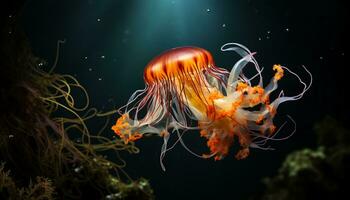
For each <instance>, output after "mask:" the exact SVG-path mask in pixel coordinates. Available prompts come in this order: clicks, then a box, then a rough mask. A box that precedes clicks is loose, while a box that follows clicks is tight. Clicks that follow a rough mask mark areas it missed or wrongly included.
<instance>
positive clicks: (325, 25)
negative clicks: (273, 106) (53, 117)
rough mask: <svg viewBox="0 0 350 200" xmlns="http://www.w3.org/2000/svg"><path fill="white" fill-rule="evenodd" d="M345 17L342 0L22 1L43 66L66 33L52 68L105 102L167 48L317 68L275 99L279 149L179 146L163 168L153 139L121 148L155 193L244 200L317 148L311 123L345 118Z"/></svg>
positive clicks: (222, 59)
mask: <svg viewBox="0 0 350 200" xmlns="http://www.w3.org/2000/svg"><path fill="white" fill-rule="evenodd" d="M348 15H349V14H348V12H347V10H346V7H345V6H343V3H342V2H341V1H330V0H329V1H314V0H312V1H298V0H293V1H278V0H275V1H274V0H265V1H261V0H245V1H243V0H242V1H229V0H227V1H213V0H203V1H194V0H192V1H189V0H150V1H136V0H131V1H119V0H118V1H117V0H104V1H97V0H88V1H82V0H80V1H54V0H51V1H44V0H39V1H28V2H27V4H26V6H25V7H24V12H23V25H24V28H25V31H26V33H27V35H28V38H29V40H30V42H31V46H32V47H33V50H34V53H35V54H36V55H38V56H39V57H42V58H44V59H46V60H47V61H48V63H49V64H50V63H51V64H52V63H53V60H54V55H55V49H56V42H57V40H62V39H65V40H66V43H65V44H64V46H63V47H62V48H61V54H60V60H59V63H58V66H57V68H56V71H57V72H59V73H69V74H72V75H74V76H75V77H76V78H77V79H78V80H79V81H80V82H81V83H82V84H83V85H84V86H85V87H86V89H87V90H88V92H89V94H90V98H91V103H92V105H93V106H96V107H97V108H99V109H101V110H109V109H113V108H115V107H120V106H122V105H124V104H125V103H126V101H127V99H128V98H129V96H130V95H131V94H132V93H133V92H134V91H135V90H137V89H141V88H143V87H144V83H143V69H144V67H145V65H146V64H147V63H148V62H149V61H150V60H151V59H152V58H153V57H154V56H156V55H158V54H159V53H161V52H162V51H164V50H166V49H169V48H173V47H178V46H184V45H186V46H187V45H194V46H199V47H202V48H205V49H207V50H209V51H210V52H211V53H212V54H213V57H214V59H215V62H216V64H217V65H218V66H220V67H224V68H226V69H230V67H232V65H233V64H234V63H235V62H236V61H237V59H238V57H237V56H235V55H234V54H228V53H223V52H220V47H221V45H223V44H225V43H227V42H238V43H241V44H244V45H245V46H247V47H249V48H250V49H251V50H252V51H254V52H257V56H256V58H257V60H258V62H259V63H260V65H261V66H262V67H265V68H266V74H267V77H268V78H267V80H268V79H269V78H270V76H269V75H272V70H271V66H272V65H273V64H276V63H280V64H283V65H285V66H288V67H290V68H291V69H292V70H294V71H296V72H300V75H301V77H302V78H307V74H305V72H304V71H303V69H302V67H301V66H302V65H305V66H306V67H307V68H308V69H309V70H310V71H311V73H312V74H313V76H314V83H313V86H312V88H311V90H310V91H308V92H307V93H306V94H305V96H304V98H303V99H301V100H300V101H297V102H292V103H288V104H285V105H281V107H280V108H279V116H280V119H277V120H280V121H281V120H283V119H285V118H283V117H285V115H287V114H289V115H291V116H292V117H293V118H294V119H295V121H296V122H297V133H296V134H295V135H294V136H293V137H292V138H291V139H289V140H287V141H282V142H278V143H273V146H274V147H275V148H276V150H275V151H268V152H266V151H261V150H253V151H252V153H251V155H250V157H248V159H246V160H242V161H237V160H235V159H234V157H233V155H234V154H233V153H231V154H230V156H228V157H227V158H225V159H224V160H222V161H216V162H215V161H213V160H202V159H199V158H196V157H194V156H192V155H191V154H189V153H188V152H187V151H186V150H184V149H183V148H182V147H181V146H180V145H179V146H177V147H176V148H175V149H174V150H172V151H171V152H169V153H168V154H167V157H166V158H165V160H164V162H165V164H166V167H167V171H166V172H163V171H162V170H161V168H160V165H159V154H160V147H161V144H162V139H161V138H159V137H152V138H146V139H143V140H140V141H138V142H137V143H136V144H137V146H138V147H139V148H140V150H141V151H140V153H139V154H136V155H129V154H125V155H124V158H125V160H126V161H127V163H128V165H127V167H126V171H127V172H128V173H129V175H130V176H131V177H133V178H138V177H145V178H147V179H149V180H150V183H151V185H152V187H153V189H154V192H155V195H156V197H157V199H168V200H170V199H247V198H248V197H249V196H250V195H251V194H253V193H256V192H257V191H260V190H261V189H262V188H263V185H262V183H261V180H262V178H263V177H266V176H271V175H273V174H275V173H276V171H277V169H278V167H279V166H280V165H281V162H282V161H283V159H284V158H285V156H286V155H287V154H288V153H290V152H292V151H294V150H296V149H300V148H303V147H314V146H315V136H314V134H313V132H312V128H313V124H314V123H315V122H316V121H318V120H320V119H321V118H322V117H323V116H325V115H326V114H330V115H333V116H336V117H337V118H338V119H340V120H342V121H345V122H347V121H348V118H347V117H346V116H347V113H348V112H347V110H346V100H345V95H346V92H347V90H346V89H345V88H343V86H344V85H345V84H346V82H345V80H346V73H345V68H346V67H347V66H346V65H345V57H346V56H347V53H346V52H345V45H344V43H345V42H344V39H345V36H346V35H345V22H346V19H348V17H349V16H348ZM289 78H290V79H288V77H286V80H285V82H282V83H281V85H280V87H282V88H285V92H286V94H290V95H292V94H296V93H297V92H298V91H299V90H300V89H301V86H299V85H297V84H296V83H297V81H296V80H295V79H293V77H289ZM267 80H266V81H267ZM117 117H118V116H117V115H116V116H115V118H117ZM111 134H113V133H112V132H111ZM184 140H185V142H186V143H187V144H188V146H190V147H191V148H192V150H194V151H196V152H201V153H204V152H203V151H205V150H206V148H205V142H204V141H203V140H202V139H201V138H200V137H199V135H198V133H191V134H189V135H186V136H185V137H184Z"/></svg>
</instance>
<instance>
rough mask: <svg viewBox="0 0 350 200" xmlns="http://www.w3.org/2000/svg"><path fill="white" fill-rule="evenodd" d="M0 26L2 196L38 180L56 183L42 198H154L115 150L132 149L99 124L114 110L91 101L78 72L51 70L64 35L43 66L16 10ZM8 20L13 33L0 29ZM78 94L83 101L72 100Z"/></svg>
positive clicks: (31, 187)
mask: <svg viewBox="0 0 350 200" xmlns="http://www.w3.org/2000/svg"><path fill="white" fill-rule="evenodd" d="M1 28H2V29H1V33H2V34H1V36H2V37H1V44H2V45H1V52H2V53H1V60H2V66H1V68H0V70H1V71H0V74H1V78H2V80H3V83H4V84H2V85H1V86H0V93H1V95H0V97H1V102H2V103H1V105H0V160H1V161H2V162H5V163H6V169H9V170H11V177H10V176H9V173H8V171H4V169H3V166H2V168H1V169H2V171H3V172H2V177H1V178H2V181H1V185H0V188H7V189H6V191H12V192H6V191H5V190H0V197H2V198H3V199H7V198H12V199H16V198H17V196H16V195H15V194H14V193H15V192H14V191H22V194H23V196H28V197H29V196H30V195H29V193H31V191H37V189H36V188H38V190H40V191H41V190H42V189H40V187H42V186H43V184H44V185H46V186H50V187H49V188H51V186H52V188H54V192H53V191H52V190H53V189H50V190H47V191H52V193H50V195H46V196H45V198H44V199H51V198H54V199H87V198H89V199H105V198H109V197H110V199H135V198H137V199H152V198H153V195H152V190H151V188H150V186H149V184H148V182H147V181H146V180H144V179H140V180H138V181H134V180H132V179H131V178H130V177H129V176H128V175H127V174H126V173H125V172H124V170H123V167H124V166H125V162H124V161H123V160H122V159H121V157H120V155H119V152H120V151H126V152H129V153H137V152H138V149H137V148H136V147H135V146H134V144H133V143H129V144H124V142H123V141H121V140H120V139H119V138H113V137H112V136H111V135H110V134H109V133H110V132H109V133H107V134H106V132H105V131H104V130H105V127H107V126H108V122H109V116H110V114H112V113H113V112H114V111H112V112H106V113H101V112H99V111H98V110H97V109H96V108H91V107H90V106H89V97H88V93H87V91H86V90H85V88H84V87H83V86H82V85H80V83H79V82H78V80H77V79H76V78H74V77H73V76H71V75H64V74H58V73H55V72H54V71H55V70H54V69H55V67H56V66H57V63H58V59H59V52H60V51H59V49H60V45H61V44H62V43H64V41H58V44H57V52H56V60H55V61H54V64H53V65H52V67H51V68H50V69H46V70H44V67H45V66H48V65H46V64H45V63H46V62H45V61H44V60H42V59H40V58H38V57H35V56H34V55H33V54H32V51H31V49H30V47H29V44H28V42H27V39H26V37H25V35H24V34H23V32H22V31H21V29H20V28H19V27H18V26H17V18H16V16H13V18H12V19H11V21H10V22H9V23H8V24H6V25H5V26H4V27H1ZM8 28H11V30H12V33H11V35H8V34H7V32H6V34H3V33H4V31H6V30H7V29H8ZM77 97H79V102H80V103H81V102H83V101H81V100H80V99H81V98H85V103H82V104H83V105H81V104H80V106H78V105H77V101H76V98H77ZM95 119H102V120H105V123H104V125H103V126H102V127H101V129H100V130H99V131H97V132H91V131H90V129H89V127H88V126H87V124H86V123H87V121H88V120H95ZM106 155H108V157H107V156H106ZM36 177H39V178H36ZM33 179H36V180H37V183H36V184H34V183H33V182H31V180H33ZM49 180H50V181H49ZM22 188H24V189H22ZM45 191H46V190H45ZM39 193H40V192H38V195H40V194H39ZM41 194H42V195H44V194H48V193H47V192H43V193H41ZM112 194H118V195H114V196H113V195H112ZM109 195H112V196H109Z"/></svg>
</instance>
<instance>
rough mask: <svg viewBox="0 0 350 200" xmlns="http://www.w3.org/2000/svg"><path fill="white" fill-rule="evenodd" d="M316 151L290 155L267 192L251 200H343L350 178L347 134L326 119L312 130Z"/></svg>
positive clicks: (349, 138) (349, 135)
mask: <svg viewBox="0 0 350 200" xmlns="http://www.w3.org/2000/svg"><path fill="white" fill-rule="evenodd" d="M314 131H315V132H316V134H317V138H318V147H317V148H315V149H311V148H305V149H301V150H298V151H295V152H292V153H290V154H289V155H288V156H287V157H286V159H285V161H284V163H283V164H282V166H281V167H280V169H279V171H278V173H277V175H276V176H274V177H270V178H266V179H264V184H265V185H266V189H265V190H264V192H263V193H262V194H260V195H257V196H256V197H254V198H253V199H262V200H277V199H278V200H296V199H298V200H306V199H337V197H345V196H346V195H347V190H348V180H349V178H350V174H349V169H350V130H349V129H346V128H344V126H343V125H342V124H341V123H339V122H338V121H337V120H336V119H334V118H333V117H330V116H327V117H325V118H324V119H323V120H322V121H320V122H318V123H316V124H315V126H314Z"/></svg>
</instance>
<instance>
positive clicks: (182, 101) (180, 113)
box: [112, 43, 312, 170]
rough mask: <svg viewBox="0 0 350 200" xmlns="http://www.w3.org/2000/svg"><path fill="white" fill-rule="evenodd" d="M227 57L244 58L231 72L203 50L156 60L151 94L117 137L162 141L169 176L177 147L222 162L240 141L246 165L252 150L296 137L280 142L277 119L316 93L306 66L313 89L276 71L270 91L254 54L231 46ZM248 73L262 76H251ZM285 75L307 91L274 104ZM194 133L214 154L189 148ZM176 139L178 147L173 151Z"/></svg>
mask: <svg viewBox="0 0 350 200" xmlns="http://www.w3.org/2000/svg"><path fill="white" fill-rule="evenodd" d="M221 51H224V52H235V53H237V54H238V55H239V56H240V57H241V58H240V59H239V60H238V61H237V62H236V63H235V64H234V65H233V67H232V69H231V71H230V72H229V71H227V70H226V69H224V68H220V67H217V66H216V65H215V62H214V59H213V57H212V55H211V54H210V53H209V52H208V51H207V50H205V49H202V48H199V47H178V48H173V49H170V50H168V51H166V52H163V53H162V54H160V55H159V56H157V57H155V58H154V59H153V60H151V61H150V62H149V63H148V65H147V66H146V67H145V70H144V81H145V83H146V87H145V89H143V90H137V91H136V92H135V93H134V94H132V95H131V97H130V99H129V101H128V102H127V104H126V105H125V106H123V107H122V108H120V110H119V111H120V114H121V115H122V116H121V117H120V118H119V119H118V120H117V122H116V124H115V125H114V126H113V127H112V129H113V130H114V132H115V133H116V134H117V135H119V137H120V138H121V139H123V140H124V142H125V144H128V142H130V141H135V140H138V139H140V138H141V137H143V136H144V135H149V134H156V135H158V136H160V137H162V138H163V140H164V142H163V146H162V148H161V155H160V164H161V167H162V169H163V170H165V167H164V165H163V163H162V159H163V158H164V156H165V153H166V152H167V151H169V150H170V149H172V148H173V146H174V145H175V144H176V143H177V142H180V143H181V144H182V145H183V146H184V148H185V149H186V150H188V151H189V152H190V153H192V154H194V155H195V156H198V157H200V158H211V157H214V159H215V160H221V159H222V158H224V157H225V156H227V154H228V152H229V150H230V148H231V146H232V145H233V143H234V140H235V138H237V139H238V141H239V144H240V146H241V149H240V150H239V151H238V152H237V153H236V155H235V157H236V159H244V158H246V157H247V156H248V155H249V152H250V150H249V149H250V148H258V149H263V150H268V149H271V148H270V147H269V146H267V142H268V141H270V140H274V141H277V140H285V139H287V138H289V137H290V136H291V135H293V133H294V132H295V129H294V131H292V132H291V133H289V134H288V135H287V136H277V135H278V133H279V132H281V131H280V130H281V128H282V127H283V126H284V125H285V124H283V125H281V126H280V127H279V128H276V126H275V125H274V123H273V119H274V117H275V115H276V114H277V109H278V107H279V105H280V104H282V103H284V102H288V101H295V100H298V99H300V98H302V97H303V95H304V93H305V92H306V91H307V90H308V89H309V88H310V86H311V84H312V75H311V73H310V72H309V71H308V70H307V69H306V67H304V66H303V68H304V70H305V71H306V72H307V74H308V75H309V77H310V80H309V81H308V83H306V82H305V81H304V80H302V79H301V78H300V77H299V75H298V74H296V73H295V72H293V71H291V70H290V69H289V68H287V67H285V66H282V65H278V64H276V65H273V67H272V69H273V70H274V71H275V74H274V76H273V77H272V79H271V81H270V83H268V84H267V85H266V86H264V84H263V82H264V81H263V77H262V71H263V69H262V68H261V67H260V66H259V64H258V62H257V61H256V59H255V58H254V55H255V53H254V52H251V51H250V50H249V49H248V48H247V47H245V46H243V45H241V44H238V43H227V44H225V45H223V46H222V47H221ZM247 67H251V69H254V70H255V71H256V74H255V75H253V76H251V77H249V76H248V75H246V74H245V73H244V68H247ZM285 74H290V75H292V76H295V77H296V78H297V80H298V81H299V83H300V84H301V85H302V86H303V89H302V90H301V91H300V92H299V93H296V94H295V95H294V96H286V95H285V93H284V91H283V90H281V91H280V92H279V94H278V95H277V97H276V98H275V99H272V98H270V97H271V94H272V93H273V92H274V91H276V89H277V88H278V81H280V80H281V79H282V77H283V76H284V75H285ZM288 117H289V116H288ZM289 119H290V121H291V122H292V123H293V124H294V126H295V122H294V120H293V119H292V118H290V117H289ZM189 130H197V131H198V132H200V136H201V137H204V138H205V139H206V140H207V146H208V147H209V150H210V152H209V153H206V154H203V155H198V154H197V153H194V152H193V151H192V150H190V148H189V147H188V146H186V145H185V143H184V142H183V140H182V138H181V137H182V135H183V134H184V133H185V132H186V131H189ZM174 134H175V135H176V136H177V137H178V139H177V142H176V143H175V144H173V145H171V147H168V146H169V145H168V140H169V138H170V136H172V135H174Z"/></svg>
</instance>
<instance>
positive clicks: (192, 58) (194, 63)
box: [144, 47, 214, 84]
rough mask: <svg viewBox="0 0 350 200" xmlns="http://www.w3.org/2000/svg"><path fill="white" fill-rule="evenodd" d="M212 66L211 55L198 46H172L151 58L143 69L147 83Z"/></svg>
mask: <svg viewBox="0 0 350 200" xmlns="http://www.w3.org/2000/svg"><path fill="white" fill-rule="evenodd" d="M210 66H214V61H213V57H212V55H211V54H210V53H209V52H208V51H207V50H205V49H202V48H198V47H178V48H173V49H170V50H168V51H165V52H164V53H162V54H160V55H159V56H157V57H155V58H154V59H153V60H151V61H150V62H149V63H148V65H147V66H146V68H145V70H144V79H145V82H146V83H147V84H153V83H154V82H159V81H162V80H164V79H170V78H175V77H179V76H180V75H184V74H188V73H195V72H198V71H201V70H203V69H207V68H209V67H210Z"/></svg>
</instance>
